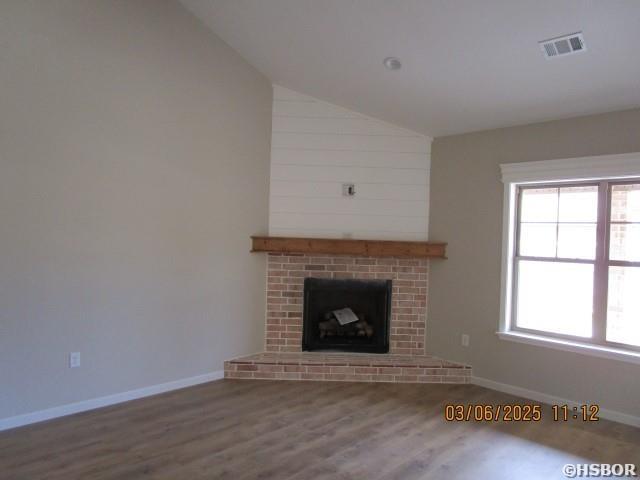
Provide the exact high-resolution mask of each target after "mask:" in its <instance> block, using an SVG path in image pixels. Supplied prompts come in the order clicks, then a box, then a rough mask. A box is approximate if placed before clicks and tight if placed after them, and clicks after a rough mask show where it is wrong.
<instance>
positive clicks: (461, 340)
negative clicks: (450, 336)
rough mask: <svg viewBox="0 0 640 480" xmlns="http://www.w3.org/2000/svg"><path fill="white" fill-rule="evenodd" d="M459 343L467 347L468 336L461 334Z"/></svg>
mask: <svg viewBox="0 0 640 480" xmlns="http://www.w3.org/2000/svg"><path fill="white" fill-rule="evenodd" d="M460 343H461V344H462V346H463V347H468V346H469V335H467V334H466V333H463V334H462V336H461V337H460Z"/></svg>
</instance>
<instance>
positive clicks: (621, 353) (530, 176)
mask: <svg viewBox="0 0 640 480" xmlns="http://www.w3.org/2000/svg"><path fill="white" fill-rule="evenodd" d="M500 170H501V173H502V182H503V183H504V199H503V202H504V204H503V219H502V275H501V285H500V295H501V298H500V322H499V326H498V331H497V332H496V333H497V335H498V336H499V338H501V339H503V340H511V341H516V342H519V343H528V344H531V345H537V346H543V347H549V348H555V349H561V350H566V351H571V352H577V353H583V354H587V355H592V356H598V357H605V358H614V359H617V360H623V361H627V362H632V363H638V364H640V354H638V352H634V351H631V350H621V349H614V348H609V347H606V346H602V345H593V344H588V343H579V342H575V341H569V340H562V339H558V338H551V337H546V336H544V335H529V334H525V333H522V332H517V331H513V330H511V322H512V318H511V312H512V298H513V262H512V261H511V260H512V258H513V255H514V246H515V222H516V201H515V200H516V190H517V187H518V186H520V185H527V184H531V183H553V182H558V183H560V182H571V181H586V180H599V179H603V178H609V179H624V178H633V177H639V176H640V152H634V153H624V154H620V155H600V156H593V157H580V158H563V159H559V160H541V161H536V162H523V163H505V164H501V165H500Z"/></svg>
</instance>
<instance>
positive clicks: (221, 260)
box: [0, 0, 272, 418]
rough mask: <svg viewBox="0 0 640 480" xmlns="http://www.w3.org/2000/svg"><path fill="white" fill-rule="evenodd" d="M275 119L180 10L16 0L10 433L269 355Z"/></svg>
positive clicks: (3, 288) (7, 214)
mask: <svg viewBox="0 0 640 480" xmlns="http://www.w3.org/2000/svg"><path fill="white" fill-rule="evenodd" d="M271 106H272V90H271V85H270V83H269V82H268V81H267V80H266V79H265V78H264V77H263V76H262V75H260V74H259V73H258V72H257V71H255V70H254V69H253V68H252V67H251V66H249V65H248V64H247V63H246V62H244V61H243V60H242V59H241V58H240V57H239V56H238V55H237V54H236V53H235V52H233V51H232V50H231V49H230V48H229V47H228V46H227V45H226V44H224V43H223V42H222V41H221V40H219V39H218V38H217V37H215V36H214V35H212V34H211V33H210V32H209V31H208V30H206V29H205V27H203V26H201V25H200V24H199V23H198V22H197V21H196V20H195V19H194V18H193V17H192V16H191V15H190V14H188V13H187V12H186V10H184V9H183V8H182V7H181V6H180V5H179V4H178V3H177V2H175V3H174V2H170V1H163V0H162V1H161V0H136V1H129V0H109V1H101V0H77V1H50V0H47V1H37V2H35V1H25V0H13V1H3V2H0V418H4V417H9V416H13V415H17V414H21V413H24V412H30V411H35V410H39V409H43V408H47V407H51V406H56V405H61V404H66V403H69V402H75V401H80V400H84V399H89V398H93V397H98V396H103V395H108V394H112V393H117V392H122V391H126V390H130V389H135V388H139V387H143V386H148V385H154V384H158V383H162V382H167V381H171V380H176V379H182V378H186V377H190V376H195V375H199V374H204V373H208V372H212V371H216V370H221V369H222V361H223V359H226V358H229V357H233V356H235V355H239V354H247V353H251V352H255V351H258V350H261V348H262V344H263V338H262V332H263V329H264V296H265V293H264V282H265V258H264V257H263V256H260V255H251V254H249V235H250V234H252V233H265V232H266V231H267V226H268V225H267V221H268V188H269V149H270V136H271ZM72 351H79V352H81V353H82V366H81V368H77V369H69V368H68V367H67V355H68V353H69V352H72Z"/></svg>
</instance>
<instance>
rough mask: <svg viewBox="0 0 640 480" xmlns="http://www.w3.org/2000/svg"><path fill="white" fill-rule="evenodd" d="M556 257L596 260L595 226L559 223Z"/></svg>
mask: <svg viewBox="0 0 640 480" xmlns="http://www.w3.org/2000/svg"><path fill="white" fill-rule="evenodd" d="M558 257H560V258H583V259H587V260H594V259H595V258H596V224H595V223H594V224H583V223H561V224H560V225H558Z"/></svg>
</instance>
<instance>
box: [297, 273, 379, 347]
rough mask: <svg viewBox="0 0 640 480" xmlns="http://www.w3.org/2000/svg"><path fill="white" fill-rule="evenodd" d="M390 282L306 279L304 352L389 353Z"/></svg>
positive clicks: (303, 327) (303, 332) (303, 326)
mask: <svg viewBox="0 0 640 480" xmlns="http://www.w3.org/2000/svg"><path fill="white" fill-rule="evenodd" d="M391 292H392V288H391V280H351V279H344V280H343V279H326V278H305V281H304V308H303V324H302V349H303V350H305V351H314V350H315V351H318V350H325V351H341V352H369V353H387V352H388V351H389V320H390V316H391Z"/></svg>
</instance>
